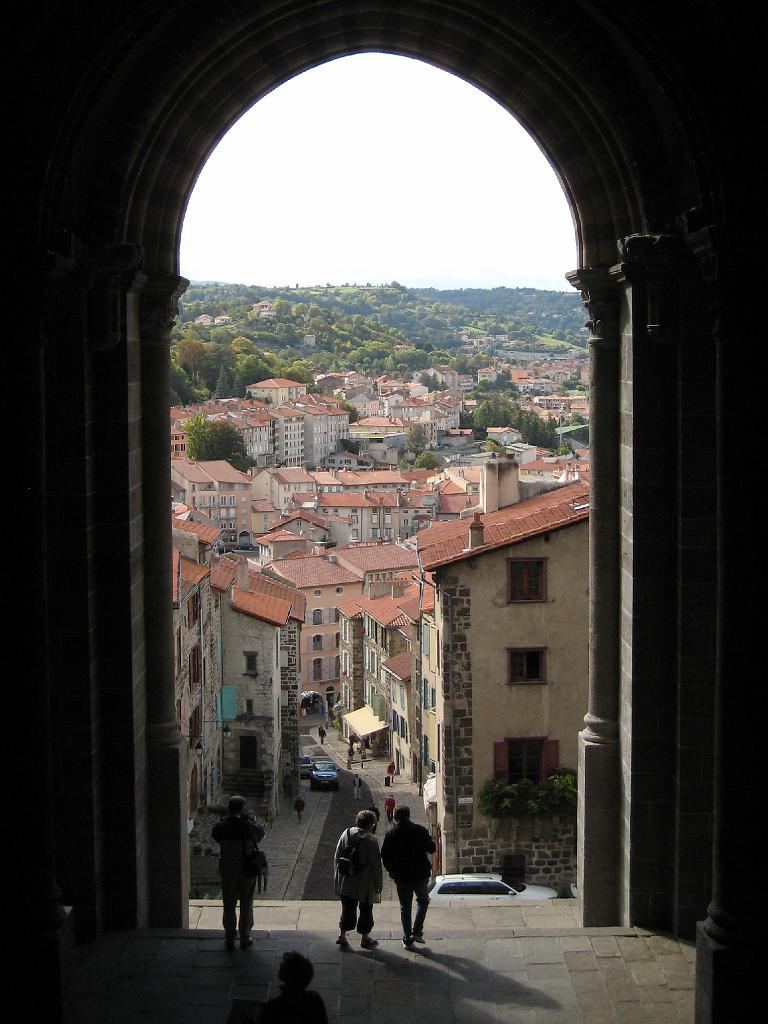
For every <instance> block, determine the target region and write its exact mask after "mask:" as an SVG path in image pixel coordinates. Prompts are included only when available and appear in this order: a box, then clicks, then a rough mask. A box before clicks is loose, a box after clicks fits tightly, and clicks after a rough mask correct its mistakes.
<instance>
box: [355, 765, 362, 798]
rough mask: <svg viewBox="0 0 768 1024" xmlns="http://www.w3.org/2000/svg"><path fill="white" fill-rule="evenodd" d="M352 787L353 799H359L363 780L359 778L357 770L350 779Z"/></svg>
mask: <svg viewBox="0 0 768 1024" xmlns="http://www.w3.org/2000/svg"><path fill="white" fill-rule="evenodd" d="M352 789H353V791H354V794H355V800H359V799H360V797H361V796H362V791H363V780H362V779H361V778H360V776H359V775H358V774H357V772H355V776H354V778H353V779H352Z"/></svg>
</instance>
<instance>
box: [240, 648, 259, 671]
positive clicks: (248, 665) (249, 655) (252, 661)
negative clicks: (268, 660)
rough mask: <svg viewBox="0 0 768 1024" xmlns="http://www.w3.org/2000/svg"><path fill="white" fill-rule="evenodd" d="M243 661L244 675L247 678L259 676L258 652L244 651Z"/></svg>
mask: <svg viewBox="0 0 768 1024" xmlns="http://www.w3.org/2000/svg"><path fill="white" fill-rule="evenodd" d="M243 659H244V660H245V669H244V672H243V674H244V675H246V676H257V675H258V674H259V671H258V670H259V656H258V654H257V653H256V651H243Z"/></svg>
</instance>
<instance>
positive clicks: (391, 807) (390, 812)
mask: <svg viewBox="0 0 768 1024" xmlns="http://www.w3.org/2000/svg"><path fill="white" fill-rule="evenodd" d="M396 803H397V801H396V800H395V798H394V797H393V796H392V794H391V793H390V794H389V796H388V797H387V799H386V800H385V801H384V810H385V811H386V812H387V821H388V822H389V823H390V825H391V824H392V818H393V816H394V813H395V804H396Z"/></svg>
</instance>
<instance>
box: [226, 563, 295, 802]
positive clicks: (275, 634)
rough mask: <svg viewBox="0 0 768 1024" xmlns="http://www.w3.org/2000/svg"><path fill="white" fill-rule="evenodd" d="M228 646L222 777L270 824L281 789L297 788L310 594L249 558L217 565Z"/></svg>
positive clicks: (292, 790)
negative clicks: (265, 571) (259, 569)
mask: <svg viewBox="0 0 768 1024" xmlns="http://www.w3.org/2000/svg"><path fill="white" fill-rule="evenodd" d="M211 584H212V587H213V588H214V589H215V590H216V591H217V592H218V595H219V606H220V614H221V648H222V650H223V667H222V687H221V700H220V702H219V705H218V707H217V717H218V719H219V720H221V721H223V722H225V723H226V725H227V727H228V731H229V733H230V735H229V738H228V739H226V740H224V742H223V746H222V751H223V754H222V776H223V779H222V782H223V785H224V787H225V789H226V791H227V792H228V793H230V794H231V793H241V794H242V795H243V796H245V797H247V799H248V800H249V802H250V804H251V807H252V809H253V811H254V812H255V813H256V814H257V816H259V817H261V818H262V819H264V820H267V821H270V820H271V819H272V818H274V817H275V815H276V814H277V811H278V806H279V800H280V796H281V794H282V793H283V792H287V793H292V792H294V791H298V768H299V753H300V750H299V706H300V697H299V684H300V672H299V665H300V654H299V648H300V636H301V629H302V624H303V621H304V612H305V599H304V596H303V594H302V593H301V592H300V591H298V590H296V589H295V588H293V587H291V586H286V585H285V584H282V583H280V582H279V581H276V580H274V579H271V578H268V577H266V576H263V575H262V574H261V573H258V572H253V571H252V570H251V569H250V568H249V566H248V563H247V561H246V560H245V559H243V558H240V559H238V560H236V561H235V560H232V559H229V558H226V559H222V561H221V562H220V563H219V564H218V565H217V566H216V567H215V568H214V570H213V572H212V576H211Z"/></svg>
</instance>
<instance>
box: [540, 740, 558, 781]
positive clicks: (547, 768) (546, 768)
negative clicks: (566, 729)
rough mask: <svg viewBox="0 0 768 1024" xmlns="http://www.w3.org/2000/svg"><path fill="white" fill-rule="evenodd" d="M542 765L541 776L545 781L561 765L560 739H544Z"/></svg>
mask: <svg viewBox="0 0 768 1024" xmlns="http://www.w3.org/2000/svg"><path fill="white" fill-rule="evenodd" d="M541 767H542V773H541V777H542V780H544V781H546V780H547V779H548V778H549V777H550V775H552V774H554V772H555V771H556V770H557V769H558V768H559V767H560V740H544V749H543V750H542V754H541Z"/></svg>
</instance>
